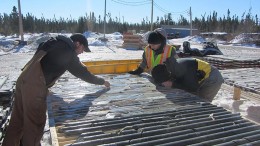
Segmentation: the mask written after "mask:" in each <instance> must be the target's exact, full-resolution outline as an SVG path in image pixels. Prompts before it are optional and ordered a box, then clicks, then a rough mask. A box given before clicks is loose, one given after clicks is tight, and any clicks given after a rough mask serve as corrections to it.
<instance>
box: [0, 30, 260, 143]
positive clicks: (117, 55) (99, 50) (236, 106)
mask: <svg viewBox="0 0 260 146" xmlns="http://www.w3.org/2000/svg"><path fill="white" fill-rule="evenodd" d="M83 34H84V36H85V37H86V38H87V39H88V42H89V48H90V50H91V52H89V53H82V54H80V55H79V58H80V60H81V61H97V60H125V59H141V57H142V54H143V50H136V49H134V48H127V49H126V48H122V44H123V36H122V34H120V33H118V32H115V33H112V34H106V35H105V37H106V38H107V39H108V41H107V42H102V41H101V40H100V39H99V38H102V37H104V34H100V33H93V32H85V33H83ZM55 35H59V34H53V33H39V34H25V36H24V38H25V41H28V45H26V46H19V45H18V43H17V41H16V40H18V39H19V38H18V37H16V36H7V37H5V36H0V57H3V56H8V57H9V56H10V57H12V56H13V57H15V56H17V55H16V54H19V57H21V55H24V56H26V59H27V60H28V58H29V57H30V56H32V55H33V53H34V52H35V50H36V48H37V46H38V45H39V44H40V43H41V42H43V41H45V40H47V39H48V38H50V37H51V36H55ZM62 35H66V36H70V35H71V34H69V33H63V34H62ZM143 36H144V37H145V38H146V37H147V36H148V33H145V34H143ZM240 39H245V38H243V37H238V38H235V39H234V40H232V42H239V40H240ZM183 41H189V42H191V47H194V46H195V47H199V46H201V44H202V43H203V42H205V41H206V40H205V39H204V38H202V37H200V36H188V37H185V38H180V39H171V40H168V43H169V44H177V45H182V43H183ZM196 45H197V46H196ZM223 46H224V47H223ZM229 46H232V45H228V46H226V45H221V47H223V48H225V49H224V50H222V51H224V52H223V53H224V54H225V53H227V55H228V54H229V53H230V54H232V53H233V52H234V50H236V49H234V48H233V46H232V49H233V50H230V49H229ZM252 47H254V45H251V46H250V47H248V48H247V47H246V48H245V47H243V50H242V51H245V52H249V53H250V51H251V52H252V49H251V48H252ZM235 48H239V47H235ZM239 49H241V48H239ZM249 49H251V50H250V51H249ZM28 56H29V57H28ZM6 60H9V59H6ZM16 61H17V60H16ZM17 62H19V60H18V61H17ZM4 64H8V63H7V62H5V63H4ZM15 64H16V63H15ZM15 64H13V65H11V66H10V67H9V68H10V69H12V70H13V71H14V72H19V71H20V70H19V67H14V65H15ZM0 67H3V64H2V65H1V66H0ZM4 68H5V69H8V65H6V66H4ZM2 69H3V68H2ZM15 69H16V70H15ZM1 74H2V71H1V73H0V75H1ZM212 103H213V104H215V105H217V106H222V107H224V108H226V109H228V110H230V111H232V112H235V113H236V112H241V113H242V114H243V115H244V116H249V117H251V118H252V117H256V119H258V118H259V111H260V105H259V104H257V103H254V102H252V101H250V100H244V99H242V100H240V101H234V100H233V99H232V94H231V93H230V92H228V91H226V90H223V89H221V90H220V91H219V93H218V95H217V97H216V99H215V100H214V101H213V102H212ZM256 111H257V112H258V113H257V112H256ZM259 121H260V120H259ZM45 130H47V132H46V133H48V127H47V129H45ZM47 135H48V134H47ZM45 136H46V135H45ZM44 141H45V142H44V143H45V144H44V145H48V141H49V139H48V136H47V137H45V138H44Z"/></svg>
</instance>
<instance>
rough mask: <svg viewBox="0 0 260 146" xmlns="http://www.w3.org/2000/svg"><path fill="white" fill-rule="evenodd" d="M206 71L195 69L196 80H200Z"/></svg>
mask: <svg viewBox="0 0 260 146" xmlns="http://www.w3.org/2000/svg"><path fill="white" fill-rule="evenodd" d="M205 75H206V73H205V72H204V71H203V70H197V77H198V80H199V81H201V80H202V79H203V78H204V77H205Z"/></svg>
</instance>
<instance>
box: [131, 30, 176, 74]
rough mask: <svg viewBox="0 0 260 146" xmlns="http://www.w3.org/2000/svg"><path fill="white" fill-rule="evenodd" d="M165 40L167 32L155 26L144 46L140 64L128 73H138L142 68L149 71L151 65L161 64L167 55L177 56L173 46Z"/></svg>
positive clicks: (142, 70)
mask: <svg viewBox="0 0 260 146" xmlns="http://www.w3.org/2000/svg"><path fill="white" fill-rule="evenodd" d="M166 40H167V34H166V31H165V30H164V29H162V28H157V29H155V30H154V31H152V32H151V33H150V34H149V36H148V40H147V41H148V45H147V46H146V47H145V48H144V53H143V56H142V62H141V64H140V65H139V67H138V68H137V69H135V70H133V71H129V72H128V73H130V74H133V75H140V74H141V73H142V72H144V70H147V72H150V71H151V70H152V68H153V67H155V66H156V65H158V64H162V63H163V62H164V61H165V60H166V59H167V58H169V57H175V58H178V55H177V54H176V49H175V47H173V46H171V45H168V44H166Z"/></svg>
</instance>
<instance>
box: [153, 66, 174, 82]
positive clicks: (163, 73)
mask: <svg viewBox="0 0 260 146" xmlns="http://www.w3.org/2000/svg"><path fill="white" fill-rule="evenodd" d="M151 73H152V77H153V79H154V81H155V82H156V83H159V84H161V83H163V82H166V81H168V80H170V78H171V73H170V72H169V71H168V70H167V68H166V65H165V64H159V65H157V66H155V67H154V68H153V70H152V72H151Z"/></svg>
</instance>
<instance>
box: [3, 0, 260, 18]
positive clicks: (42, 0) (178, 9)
mask: <svg viewBox="0 0 260 146" xmlns="http://www.w3.org/2000/svg"><path fill="white" fill-rule="evenodd" d="M133 2H136V3H133ZM104 3H105V0H21V7H22V13H23V14H25V13H31V14H33V15H34V16H36V17H37V18H40V17H41V16H44V17H45V18H53V17H54V15H55V17H56V18H59V17H63V18H70V16H71V17H72V18H74V19H77V18H78V17H80V16H84V15H86V13H87V14H89V12H90V11H92V12H95V16H96V17H98V15H101V18H102V19H103V16H104V7H105V6H104ZM120 3H121V4H120ZM154 3H155V5H154V18H153V19H154V21H156V18H157V16H159V17H161V16H164V15H165V14H166V13H169V12H171V13H172V16H173V19H174V20H177V19H178V18H179V16H180V14H182V15H183V16H184V17H185V18H187V19H189V16H188V14H187V11H188V10H189V8H190V7H191V9H192V13H193V19H194V17H198V18H201V15H204V14H206V16H207V15H209V14H211V13H212V12H213V11H216V12H217V13H218V17H220V16H221V17H222V16H223V15H227V10H228V9H229V10H230V12H231V16H233V15H237V16H239V18H240V17H241V16H242V14H243V13H244V12H246V13H248V11H249V8H250V7H252V10H251V13H252V14H253V15H254V16H255V15H256V14H257V15H258V17H259V18H260V8H259V6H260V0H154ZM133 5H135V6H133ZM13 6H16V7H18V4H17V0H1V2H0V13H1V14H3V13H7V14H10V13H11V11H12V7H13ZM107 13H111V16H112V18H115V17H120V20H121V21H123V19H124V21H125V22H130V23H140V22H141V21H142V19H143V18H145V19H148V20H150V18H151V0H107Z"/></svg>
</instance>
